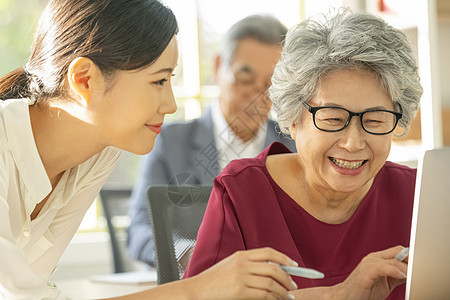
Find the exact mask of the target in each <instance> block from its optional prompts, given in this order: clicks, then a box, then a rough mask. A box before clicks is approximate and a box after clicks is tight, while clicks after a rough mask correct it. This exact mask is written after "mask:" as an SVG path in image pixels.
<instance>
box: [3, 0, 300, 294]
mask: <svg viewBox="0 0 450 300" xmlns="http://www.w3.org/2000/svg"><path fill="white" fill-rule="evenodd" d="M177 32H178V27H177V22H176V19H175V16H174V15H173V13H172V12H171V10H170V9H169V8H167V7H165V6H164V5H162V4H161V3H160V2H159V1H157V0H79V1H71V0H50V1H49V3H48V5H47V6H46V8H45V10H44V12H43V15H42V17H41V19H40V21H39V26H38V29H37V32H36V35H35V39H34V42H33V46H32V50H31V56H30V58H29V60H28V62H27V63H26V66H25V67H21V68H18V69H16V70H14V71H12V72H11V73H9V74H7V75H6V76H4V77H3V78H1V79H0V99H1V100H2V101H0V136H1V138H0V253H1V255H0V298H2V299H3V298H6V299H40V298H44V297H45V298H46V299H48V298H50V299H51V298H56V297H57V296H58V293H59V292H58V291H57V290H56V289H55V288H53V287H52V285H51V284H47V282H48V279H49V278H50V276H51V275H52V272H53V270H54V269H55V266H56V264H57V262H58V260H59V258H60V256H61V254H62V253H63V251H64V249H65V248H66V246H67V245H68V243H69V242H70V240H71V239H72V237H73V235H74V234H75V232H76V230H77V228H78V226H79V224H80V222H81V220H82V218H83V216H84V214H85V212H86V210H87V209H88V207H89V206H90V205H91V203H92V201H93V200H94V198H95V197H96V195H97V194H98V192H99V190H100V188H101V186H102V185H103V183H104V182H105V180H106V178H107V176H108V175H109V173H110V172H111V171H112V169H113V168H114V165H115V162H116V161H117V158H118V157H119V154H120V151H121V150H119V149H123V150H127V151H130V152H132V153H136V154H144V153H148V152H149V151H151V150H152V148H153V146H154V142H155V138H156V136H157V135H158V133H159V132H160V131H161V125H162V124H163V121H164V116H165V115H166V114H169V113H173V112H175V110H176V104H175V101H174V96H173V93H172V89H171V83H170V81H171V77H172V75H173V71H174V69H175V67H176V65H177V60H178V48H177V38H176V34H177ZM266 261H273V262H275V263H277V264H293V262H292V260H291V259H290V258H288V257H287V256H285V255H284V254H281V253H279V252H277V251H275V250H272V249H269V248H265V249H257V250H254V251H248V252H239V253H236V254H235V255H234V256H232V257H230V259H228V260H224V261H223V262H222V263H220V264H218V265H217V266H215V267H213V268H211V269H209V270H207V271H206V272H204V273H202V274H200V275H199V276H197V277H194V278H192V279H189V280H183V281H179V282H175V283H171V284H168V285H163V286H160V287H157V288H154V289H150V290H148V291H145V292H142V293H139V294H135V295H130V296H127V297H125V298H130V299H131V298H133V297H135V298H142V297H151V299H159V298H161V299H173V298H176V299H182V298H187V299H189V298H191V299H203V298H211V299H221V298H228V299H229V298H254V299H275V298H288V297H291V298H292V295H290V294H289V290H293V289H295V284H293V282H292V279H291V278H290V276H288V275H287V274H286V273H285V272H283V271H282V270H281V268H279V267H278V266H276V265H275V264H268V263H266Z"/></svg>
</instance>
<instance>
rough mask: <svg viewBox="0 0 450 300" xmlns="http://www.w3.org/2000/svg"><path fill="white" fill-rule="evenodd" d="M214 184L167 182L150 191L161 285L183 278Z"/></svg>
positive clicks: (150, 206) (151, 215)
mask: <svg viewBox="0 0 450 300" xmlns="http://www.w3.org/2000/svg"><path fill="white" fill-rule="evenodd" d="M211 190H212V186H202V185H183V186H175V185H169V186H167V185H164V186H152V187H150V188H149V189H148V191H147V199H148V202H149V210H150V220H151V224H152V230H153V237H154V241H155V254H156V270H157V274H158V284H163V283H166V282H171V281H175V280H179V279H181V278H182V277H183V274H184V271H185V270H186V267H187V264H188V262H189V259H190V258H191V255H192V251H193V249H194V246H195V242H196V239H197V231H198V229H199V227H200V224H201V222H202V220H203V215H204V213H205V210H206V205H207V203H208V199H209V196H210V194H211Z"/></svg>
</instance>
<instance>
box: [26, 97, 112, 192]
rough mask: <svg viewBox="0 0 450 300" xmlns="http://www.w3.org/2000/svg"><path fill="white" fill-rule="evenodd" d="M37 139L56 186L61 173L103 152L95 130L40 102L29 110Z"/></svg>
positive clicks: (62, 111)
mask: <svg viewBox="0 0 450 300" xmlns="http://www.w3.org/2000/svg"><path fill="white" fill-rule="evenodd" d="M29 111H30V119H31V127H32V129H33V135H34V140H35V143H36V147H37V149H38V152H39V155H40V157H41V160H42V163H43V165H44V167H45V170H46V171H47V175H48V177H49V179H50V181H51V182H52V186H53V187H54V186H55V185H56V184H57V182H58V181H59V178H60V176H61V174H62V173H63V172H64V171H66V170H68V169H70V168H73V167H75V166H77V165H79V164H80V163H82V162H84V161H86V160H87V159H89V158H90V157H91V156H93V155H94V154H96V153H98V152H100V151H101V150H102V149H104V148H105V146H106V145H102V144H101V142H100V139H99V137H98V136H96V130H95V127H94V126H93V125H91V124H88V123H85V122H83V121H81V120H79V119H78V118H76V117H74V116H72V115H71V114H69V113H68V112H67V111H65V110H64V109H61V108H59V107H55V106H53V105H49V104H48V103H37V104H35V105H32V106H30V107H29Z"/></svg>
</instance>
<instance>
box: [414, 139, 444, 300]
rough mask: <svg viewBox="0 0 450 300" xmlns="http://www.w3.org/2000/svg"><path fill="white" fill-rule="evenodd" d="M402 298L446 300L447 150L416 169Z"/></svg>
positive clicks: (435, 153)
mask: <svg viewBox="0 0 450 300" xmlns="http://www.w3.org/2000/svg"><path fill="white" fill-rule="evenodd" d="M407 275H408V277H407V281H406V299H407V300H423V299H432V300H440V299H450V147H448V148H442V149H435V150H429V151H426V152H425V153H424V155H423V157H422V158H421V159H420V160H419V163H418V168H417V180H416V191H415V196H414V209H413V219H412V227H411V241H410V252H409V262H408V274H407Z"/></svg>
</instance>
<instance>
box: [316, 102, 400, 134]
mask: <svg viewBox="0 0 450 300" xmlns="http://www.w3.org/2000/svg"><path fill="white" fill-rule="evenodd" d="M314 118H315V120H314V122H315V125H316V126H317V128H319V129H321V130H326V131H339V130H342V129H344V128H345V126H346V125H347V122H350V120H349V118H350V112H348V111H347V110H345V109H342V108H338V107H336V108H328V107H324V108H320V109H318V110H317V111H316V113H315V115H314ZM396 124H397V117H396V116H395V114H393V113H392V112H389V111H382V110H375V111H366V112H364V113H363V114H362V115H361V125H362V127H363V128H364V130H366V131H367V132H370V133H375V134H386V133H389V132H391V131H392V130H393V129H394V128H395V126H396Z"/></svg>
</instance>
